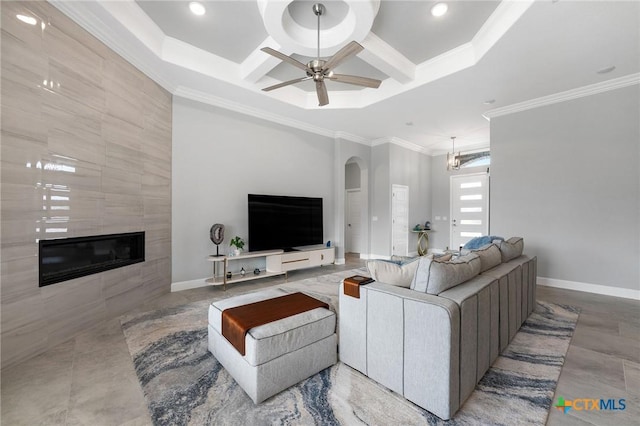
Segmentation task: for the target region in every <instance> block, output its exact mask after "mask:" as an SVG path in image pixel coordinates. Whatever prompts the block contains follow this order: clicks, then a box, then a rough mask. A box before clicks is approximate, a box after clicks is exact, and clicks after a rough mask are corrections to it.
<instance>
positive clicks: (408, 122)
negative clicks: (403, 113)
mask: <svg viewBox="0 0 640 426" xmlns="http://www.w3.org/2000/svg"><path fill="white" fill-rule="evenodd" d="M404 124H405V125H407V126H413V121H407V122H406V123H404Z"/></svg>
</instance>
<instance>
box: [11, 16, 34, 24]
mask: <svg viewBox="0 0 640 426" xmlns="http://www.w3.org/2000/svg"><path fill="white" fill-rule="evenodd" d="M16 18H18V19H19V20H21V21H22V22H24V23H25V24H29V25H35V24H37V23H38V20H37V19H36V18H34V17H33V16H26V15H16Z"/></svg>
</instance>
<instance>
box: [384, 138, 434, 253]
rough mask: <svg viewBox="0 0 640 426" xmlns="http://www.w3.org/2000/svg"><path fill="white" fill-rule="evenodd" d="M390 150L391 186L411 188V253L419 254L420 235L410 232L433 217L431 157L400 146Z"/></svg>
mask: <svg viewBox="0 0 640 426" xmlns="http://www.w3.org/2000/svg"><path fill="white" fill-rule="evenodd" d="M389 149H390V156H391V169H390V173H389V175H390V184H391V185H394V184H395V185H406V186H408V187H409V237H408V240H409V253H416V254H417V251H418V249H417V244H418V234H414V233H411V232H410V231H411V229H413V227H414V226H415V225H416V224H421V225H424V223H425V222H426V221H427V220H428V219H429V216H430V215H431V179H430V178H431V157H430V156H428V155H425V154H420V153H418V152H415V151H411V150H408V149H406V148H403V147H401V146H398V145H390V147H389ZM389 202H391V198H389ZM389 227H391V224H389ZM389 246H391V243H389ZM389 250H390V248H389Z"/></svg>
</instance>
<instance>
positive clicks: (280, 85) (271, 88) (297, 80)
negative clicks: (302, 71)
mask: <svg viewBox="0 0 640 426" xmlns="http://www.w3.org/2000/svg"><path fill="white" fill-rule="evenodd" d="M312 78H313V77H301V78H296V79H295V80H289V81H283V82H282V83H278V84H274V85H273V86H269V87H265V88H264V89H262V90H263V91H264V92H269V91H271V90H275V89H279V88H281V87H284V86H289V85H290V84H296V83H300V82H301V81H305V80H311V79H312Z"/></svg>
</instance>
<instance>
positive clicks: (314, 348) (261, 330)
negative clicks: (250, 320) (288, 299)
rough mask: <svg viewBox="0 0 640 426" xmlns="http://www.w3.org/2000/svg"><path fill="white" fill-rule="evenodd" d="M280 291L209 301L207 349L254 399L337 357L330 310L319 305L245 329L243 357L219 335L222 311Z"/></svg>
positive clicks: (314, 371)
mask: <svg viewBox="0 0 640 426" xmlns="http://www.w3.org/2000/svg"><path fill="white" fill-rule="evenodd" d="M286 294H288V293H287V292H285V291H284V290H281V289H267V290H262V291H258V292H255V293H249V294H243V295H240V296H235V297H230V298H228V299H224V300H220V301H218V302H214V303H212V304H211V305H210V306H209V351H210V352H211V353H212V354H213V355H214V356H215V357H216V359H217V360H218V361H219V362H220V364H222V366H223V367H224V368H225V369H226V370H227V371H228V372H229V374H231V376H232V377H233V378H234V379H235V380H236V382H237V383H238V384H239V385H240V387H241V388H242V389H244V391H245V392H246V393H247V395H249V397H250V398H251V399H252V400H253V402H254V403H256V404H258V403H260V402H262V401H264V400H265V399H267V398H269V397H271V396H273V395H275V394H277V393H279V392H281V391H283V390H285V389H287V388H289V387H291V386H293V385H295V384H296V383H298V382H300V381H302V380H304V379H306V378H308V377H310V376H312V375H314V374H316V373H318V372H319V371H322V370H324V369H325V368H327V367H330V366H332V365H333V364H335V363H336V362H337V337H336V333H335V330H336V315H335V313H334V312H331V311H330V310H328V309H325V308H317V309H313V310H311V311H307V312H303V313H301V314H297V315H293V316H291V317H288V318H284V319H281V320H278V321H274V322H271V323H268V324H264V325H261V326H258V327H254V328H252V329H250V330H249V331H248V332H247V336H246V338H245V355H244V356H242V355H241V354H240V352H238V351H237V350H236V348H234V347H233V346H232V345H231V343H229V341H228V340H227V339H226V338H225V337H223V336H222V311H223V310H225V309H228V308H233V307H236V306H242V305H246V304H248V303H254V302H258V301H261V300H266V299H272V298H274V297H280V296H284V295H286Z"/></svg>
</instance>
